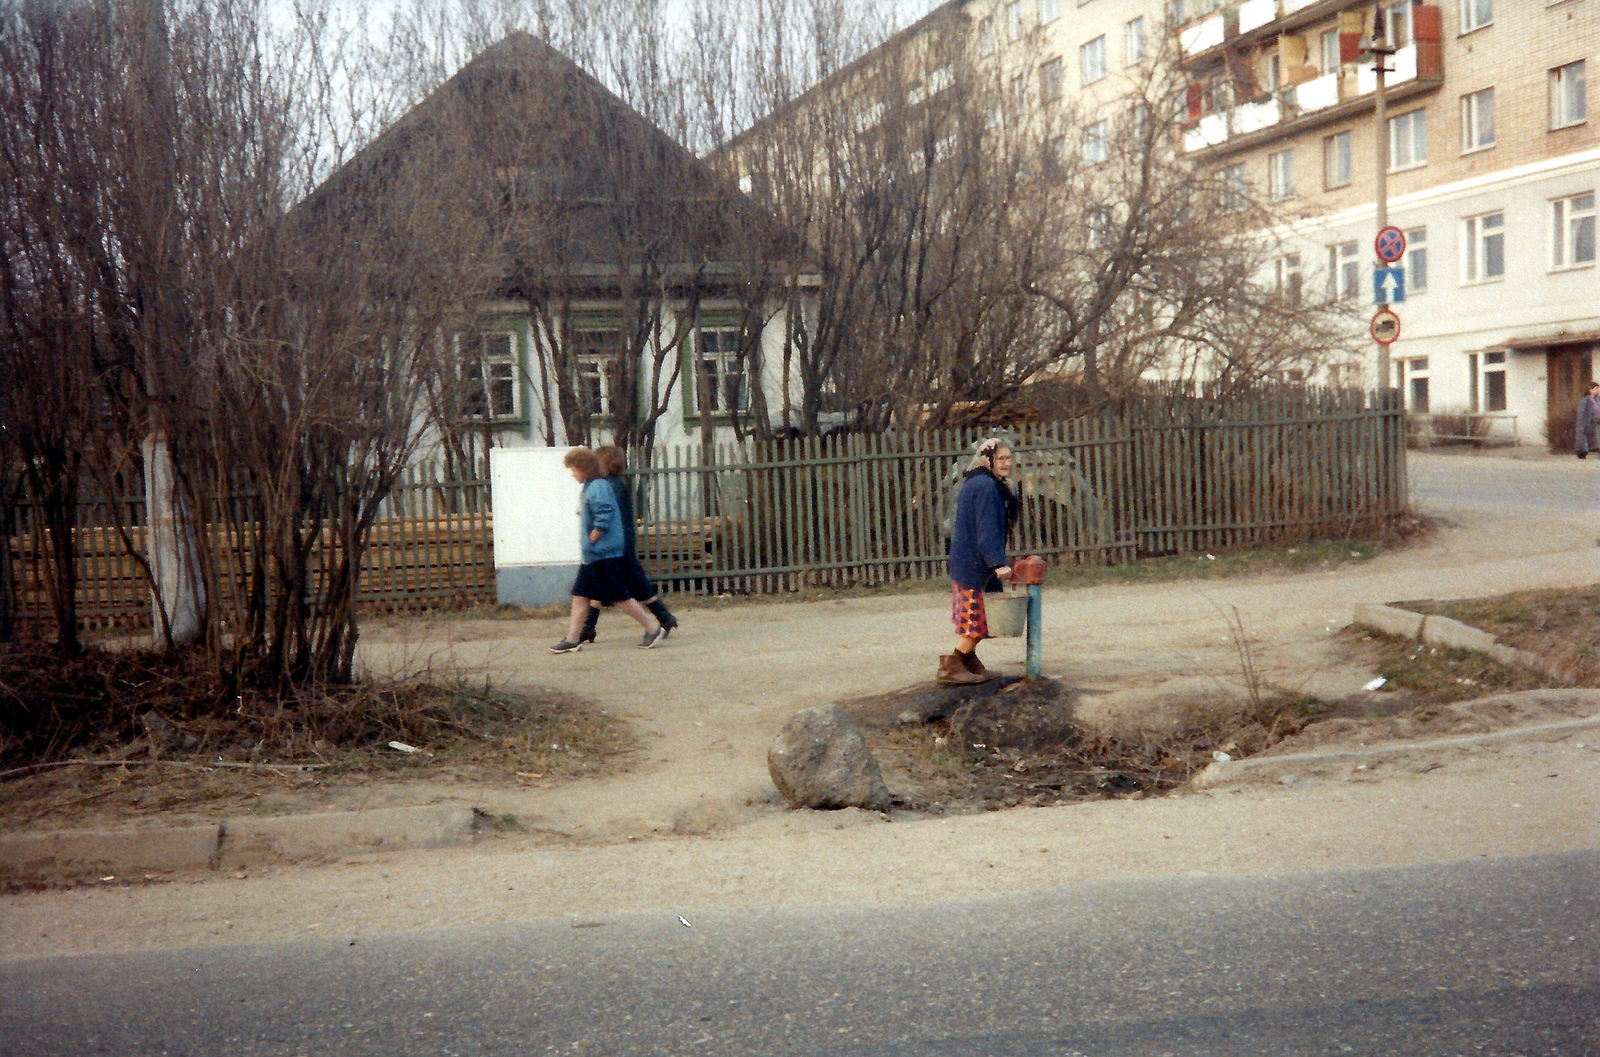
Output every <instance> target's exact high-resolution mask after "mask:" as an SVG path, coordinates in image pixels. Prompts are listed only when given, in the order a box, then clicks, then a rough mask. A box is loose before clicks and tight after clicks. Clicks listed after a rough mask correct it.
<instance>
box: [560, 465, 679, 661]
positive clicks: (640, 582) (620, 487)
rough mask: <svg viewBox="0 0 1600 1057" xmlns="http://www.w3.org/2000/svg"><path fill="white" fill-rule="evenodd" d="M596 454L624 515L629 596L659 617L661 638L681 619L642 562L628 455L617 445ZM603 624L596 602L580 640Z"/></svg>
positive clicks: (589, 637)
mask: <svg viewBox="0 0 1600 1057" xmlns="http://www.w3.org/2000/svg"><path fill="white" fill-rule="evenodd" d="M594 454H595V457H596V458H598V459H599V460H600V472H601V474H603V475H604V477H605V482H606V484H608V485H610V486H611V494H612V495H613V496H614V497H615V498H616V501H617V510H618V512H619V513H620V514H621V519H622V556H623V558H625V559H627V573H626V583H627V586H628V596H629V597H630V598H632V599H633V600H634V601H635V602H640V603H642V604H643V605H644V607H645V608H646V609H648V610H650V612H651V613H653V614H655V618H656V619H657V620H658V621H660V622H661V637H662V638H666V637H667V636H668V635H671V634H672V631H673V629H674V628H676V627H677V626H678V618H677V617H675V616H673V615H672V610H670V609H668V608H667V604H666V603H665V602H663V601H662V600H661V595H660V593H659V592H657V591H656V588H655V585H654V584H652V583H651V582H650V577H649V576H648V575H647V574H646V573H645V571H644V566H642V565H640V564H639V533H638V527H637V525H636V523H635V522H634V519H633V493H631V492H629V491H628V482H627V481H626V480H624V479H623V476H622V474H623V472H624V471H625V470H627V468H628V459H627V456H625V455H623V454H622V449H621V448H619V447H617V446H616V445H615V444H606V445H603V446H601V447H599V448H596V449H595V452H594ZM599 626H600V603H599V602H592V603H590V606H589V615H588V617H587V618H586V619H585V620H584V622H583V630H582V631H580V632H579V633H578V641H579V642H593V641H594V640H595V635H596V633H597V631H598V629H599Z"/></svg>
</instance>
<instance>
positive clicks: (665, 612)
mask: <svg viewBox="0 0 1600 1057" xmlns="http://www.w3.org/2000/svg"><path fill="white" fill-rule="evenodd" d="M647 606H648V608H649V610H650V612H651V613H652V614H654V615H655V618H656V620H658V621H660V622H661V637H662V638H666V637H667V636H668V635H670V634H672V631H673V629H674V628H676V627H677V626H678V618H677V617H675V616H673V615H672V610H670V609H668V608H667V604H666V603H665V602H663V601H661V599H659V598H658V599H656V600H655V601H654V602H650V603H647Z"/></svg>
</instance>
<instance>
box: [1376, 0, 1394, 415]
mask: <svg viewBox="0 0 1600 1057" xmlns="http://www.w3.org/2000/svg"><path fill="white" fill-rule="evenodd" d="M1383 20H1384V11H1383V5H1382V4H1374V5H1373V13H1372V43H1371V51H1372V59H1373V66H1372V72H1373V73H1374V74H1376V75H1377V84H1376V86H1375V87H1374V89H1373V104H1374V105H1373V108H1372V113H1373V124H1374V126H1375V131H1374V135H1373V140H1374V143H1373V146H1374V147H1376V148H1377V149H1376V150H1375V151H1374V152H1373V157H1374V159H1375V160H1376V164H1375V165H1374V166H1373V168H1374V169H1376V170H1377V188H1376V190H1377V200H1378V202H1377V205H1378V227H1377V230H1378V231H1382V230H1383V229H1384V228H1386V227H1388V226H1389V106H1388V103H1389V100H1388V97H1387V95H1386V94H1385V91H1384V75H1385V74H1387V73H1388V72H1389V68H1388V63H1389V56H1391V55H1393V54H1394V47H1393V46H1392V45H1391V44H1389V43H1388V42H1387V40H1386V39H1385V33H1384V28H1385V27H1384V24H1383ZM1383 266H1384V267H1387V265H1383ZM1378 307H1379V308H1388V307H1389V306H1388V305H1379V306H1378ZM1393 384H1394V379H1393V377H1392V371H1391V368H1390V365H1389V346H1387V345H1385V344H1383V343H1382V342H1379V343H1378V385H1377V388H1378V390H1379V391H1380V392H1381V391H1383V390H1385V389H1388V388H1390V387H1391V386H1392V385H1393Z"/></svg>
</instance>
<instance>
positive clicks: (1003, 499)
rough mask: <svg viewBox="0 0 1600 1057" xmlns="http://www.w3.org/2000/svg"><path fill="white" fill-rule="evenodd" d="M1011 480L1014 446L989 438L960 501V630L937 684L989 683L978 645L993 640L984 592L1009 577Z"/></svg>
mask: <svg viewBox="0 0 1600 1057" xmlns="http://www.w3.org/2000/svg"><path fill="white" fill-rule="evenodd" d="M1010 476H1011V446H1010V445H1009V444H1007V443H1006V442H1005V441H1003V440H999V439H990V440H986V441H984V442H983V443H982V444H981V445H979V447H978V452H977V454H976V455H974V456H973V457H972V463H971V465H970V466H968V468H967V472H966V475H965V478H964V480H963V481H962V483H961V491H960V493H959V494H958V495H957V496H956V521H955V529H954V532H953V533H952V534H951V538H950V619H951V621H952V622H953V623H954V624H955V626H956V648H955V652H954V653H951V654H948V655H947V656H943V657H940V658H939V677H938V678H939V682H941V683H957V684H970V683H981V682H984V681H985V680H987V679H988V678H990V675H989V670H988V669H987V668H985V667H984V666H983V662H982V661H980V660H978V654H977V649H978V643H980V642H982V641H983V640H984V639H986V638H988V637H989V619H988V615H987V614H986V613H985V612H984V609H983V593H984V592H985V591H998V590H1000V589H1001V581H1003V580H1009V579H1010V578H1011V565H1010V564H1009V563H1008V562H1007V561H1006V537H1007V536H1008V535H1009V534H1010V532H1011V525H1012V523H1013V522H1014V521H1015V520H1016V517H1017V511H1018V510H1019V509H1020V507H1021V504H1020V503H1019V502H1018V501H1017V497H1016V496H1015V495H1014V494H1013V493H1012V491H1011V488H1010V487H1009V486H1008V485H1007V484H1006V478H1008V477H1010Z"/></svg>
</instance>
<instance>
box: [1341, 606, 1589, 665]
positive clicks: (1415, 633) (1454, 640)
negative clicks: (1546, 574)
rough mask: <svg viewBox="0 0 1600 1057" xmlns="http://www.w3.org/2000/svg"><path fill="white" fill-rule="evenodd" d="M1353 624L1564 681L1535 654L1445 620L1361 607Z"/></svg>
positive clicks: (1405, 611)
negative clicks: (1521, 667)
mask: <svg viewBox="0 0 1600 1057" xmlns="http://www.w3.org/2000/svg"><path fill="white" fill-rule="evenodd" d="M1355 623H1357V624H1359V625H1361V626H1362V627H1367V628H1371V629H1372V630H1374V631H1379V632H1382V633H1383V634H1385V635H1396V636H1399V637H1401V638H1407V639H1418V640H1420V641H1422V642H1426V643H1427V644H1428V645H1430V646H1443V647H1445V648H1446V649H1453V650H1471V651H1473V652H1474V653H1482V654H1486V655H1488V656H1489V657H1490V658H1492V659H1494V660H1496V661H1498V662H1499V663H1501V664H1520V665H1522V666H1523V667H1525V668H1532V669H1534V670H1535V671H1539V672H1543V673H1544V674H1546V675H1548V676H1550V677H1551V678H1552V679H1559V680H1561V681H1563V682H1565V681H1566V680H1567V675H1566V674H1565V673H1564V672H1560V671H1557V670H1556V669H1555V668H1553V667H1552V666H1551V665H1549V664H1548V663H1546V661H1545V659H1544V658H1543V657H1541V656H1539V655H1538V654H1537V653H1532V652H1530V651H1528V650H1519V649H1517V648H1516V647H1514V646H1507V645H1504V644H1503V643H1501V642H1500V640H1498V639H1496V638H1495V637H1494V636H1493V635H1491V634H1489V633H1488V632H1487V631H1483V630H1482V629H1480V628H1475V627H1473V626H1472V625H1471V624H1463V623H1462V622H1461V621H1459V620H1452V619H1450V618H1449V617H1441V616H1435V615H1432V614H1430V615H1427V616H1424V615H1423V614H1421V613H1413V612H1411V610H1409V609H1401V608H1399V607H1398V606H1380V605H1367V604H1363V605H1358V606H1356V612H1355Z"/></svg>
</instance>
